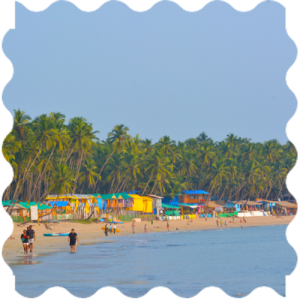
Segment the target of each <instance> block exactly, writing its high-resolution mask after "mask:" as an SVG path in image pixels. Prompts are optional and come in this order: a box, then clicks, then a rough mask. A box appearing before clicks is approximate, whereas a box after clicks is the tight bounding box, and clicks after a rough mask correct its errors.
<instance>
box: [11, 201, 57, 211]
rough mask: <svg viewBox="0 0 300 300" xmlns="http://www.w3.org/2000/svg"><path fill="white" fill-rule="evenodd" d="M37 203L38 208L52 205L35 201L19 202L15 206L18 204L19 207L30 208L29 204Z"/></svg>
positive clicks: (42, 208) (47, 207) (46, 207)
mask: <svg viewBox="0 0 300 300" xmlns="http://www.w3.org/2000/svg"><path fill="white" fill-rule="evenodd" d="M34 205H37V207H38V210H44V209H52V206H48V205H45V204H43V203H36V202H29V203H28V202H19V203H17V204H16V206H19V207H21V208H25V209H30V207H31V206H34Z"/></svg>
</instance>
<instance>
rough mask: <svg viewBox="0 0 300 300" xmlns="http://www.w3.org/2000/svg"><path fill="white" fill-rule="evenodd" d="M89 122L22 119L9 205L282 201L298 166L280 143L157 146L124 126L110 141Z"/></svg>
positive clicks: (13, 151)
mask: <svg viewBox="0 0 300 300" xmlns="http://www.w3.org/2000/svg"><path fill="white" fill-rule="evenodd" d="M97 133H98V131H94V129H93V125H92V124H91V123H89V122H88V121H87V120H86V119H85V118H83V117H75V118H72V119H70V120H69V122H68V123H67V122H66V117H65V116H64V115H63V114H61V113H50V114H49V115H46V114H43V115H40V116H39V117H37V118H35V119H33V120H32V119H31V118H30V116H28V115H26V113H25V112H23V111H21V110H20V109H18V110H15V111H14V126H13V130H12V131H11V133H10V134H9V135H8V136H7V137H6V139H5V140H4V143H3V149H2V151H3V154H4V157H5V158H6V160H7V161H8V162H9V163H10V164H11V166H12V167H13V171H14V176H13V181H12V183H11V185H10V186H9V187H8V188H7V189H6V191H5V193H4V196H3V200H8V199H20V200H22V201H38V202H39V201H43V200H44V199H45V197H46V196H47V195H48V194H67V193H74V194H92V193H100V194H109V193H117V192H129V191H134V190H135V191H140V193H142V194H157V195H161V196H170V197H173V196H174V195H176V194H178V193H180V192H182V191H183V190H187V189H192V190H196V189H202V190H206V191H208V192H209V193H210V195H211V196H217V197H218V198H219V199H221V198H222V199H228V200H239V199H256V198H263V199H277V198H279V197H282V196H283V195H284V194H285V193H286V192H287V188H286V185H285V180H286V176H287V174H288V172H289V171H290V170H291V169H292V167H293V166H294V164H295V162H296V150H295V148H294V146H293V145H292V144H291V143H290V142H287V143H286V144H284V145H282V144H280V143H279V142H278V141H277V140H275V139H274V140H270V141H266V142H264V143H254V142H251V140H250V139H247V138H241V137H237V136H235V135H234V134H228V135H227V137H226V138H225V140H223V141H221V142H216V141H213V140H212V139H211V138H209V137H208V136H207V135H206V134H205V133H204V132H203V133H201V134H200V135H199V136H198V137H195V138H189V139H187V140H186V141H184V142H180V141H179V142H175V141H174V140H172V139H171V138H170V137H169V136H163V137H162V138H161V139H160V140H159V141H158V142H157V143H153V142H152V141H151V140H150V139H141V138H140V137H139V135H136V136H131V135H130V134H129V128H128V127H126V126H124V125H116V126H115V127H114V128H113V130H112V131H111V132H110V133H109V134H108V136H107V139H106V140H103V141H100V140H99V138H97V135H96V134H97Z"/></svg>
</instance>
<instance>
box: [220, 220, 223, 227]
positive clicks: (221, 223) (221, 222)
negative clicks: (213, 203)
mask: <svg viewBox="0 0 300 300" xmlns="http://www.w3.org/2000/svg"><path fill="white" fill-rule="evenodd" d="M220 225H221V227H223V220H222V219H221V220H220Z"/></svg>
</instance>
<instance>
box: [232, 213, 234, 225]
mask: <svg viewBox="0 0 300 300" xmlns="http://www.w3.org/2000/svg"><path fill="white" fill-rule="evenodd" d="M232 222H233V223H234V214H233V215H232Z"/></svg>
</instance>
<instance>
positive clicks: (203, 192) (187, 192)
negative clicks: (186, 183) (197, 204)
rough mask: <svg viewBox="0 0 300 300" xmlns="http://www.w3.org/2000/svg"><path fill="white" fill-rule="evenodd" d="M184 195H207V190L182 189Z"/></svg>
mask: <svg viewBox="0 0 300 300" xmlns="http://www.w3.org/2000/svg"><path fill="white" fill-rule="evenodd" d="M183 192H184V193H185V194H186V195H195V194H206V195H209V193H208V192H205V191H203V190H193V191H183Z"/></svg>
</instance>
